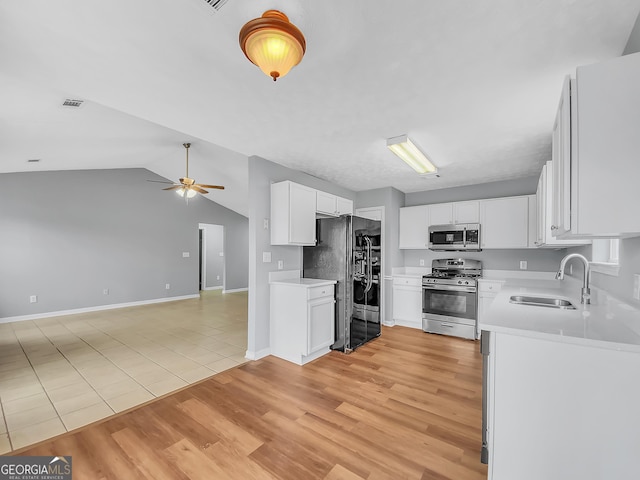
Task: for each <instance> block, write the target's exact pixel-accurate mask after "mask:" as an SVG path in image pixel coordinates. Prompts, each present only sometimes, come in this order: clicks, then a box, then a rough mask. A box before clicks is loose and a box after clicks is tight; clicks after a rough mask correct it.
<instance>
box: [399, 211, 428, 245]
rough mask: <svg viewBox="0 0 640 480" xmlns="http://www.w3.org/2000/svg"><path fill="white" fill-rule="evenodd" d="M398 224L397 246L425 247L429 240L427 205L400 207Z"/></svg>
mask: <svg viewBox="0 0 640 480" xmlns="http://www.w3.org/2000/svg"><path fill="white" fill-rule="evenodd" d="M399 224H400V231H399V235H398V243H399V248H401V249H423V250H424V249H426V248H427V243H428V241H429V206H428V205H418V206H417V207H403V208H401V209H400V218H399Z"/></svg>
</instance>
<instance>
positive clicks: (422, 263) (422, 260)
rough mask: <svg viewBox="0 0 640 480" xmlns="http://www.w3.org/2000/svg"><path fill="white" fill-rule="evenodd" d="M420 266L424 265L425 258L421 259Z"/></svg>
mask: <svg viewBox="0 0 640 480" xmlns="http://www.w3.org/2000/svg"><path fill="white" fill-rule="evenodd" d="M420 266H421V267H424V258H421V259H420Z"/></svg>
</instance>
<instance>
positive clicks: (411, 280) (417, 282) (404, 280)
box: [393, 277, 422, 287]
mask: <svg viewBox="0 0 640 480" xmlns="http://www.w3.org/2000/svg"><path fill="white" fill-rule="evenodd" d="M393 285H394V286H399V285H404V286H407V287H421V286H422V277H393Z"/></svg>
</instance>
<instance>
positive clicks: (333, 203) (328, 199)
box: [316, 190, 338, 215]
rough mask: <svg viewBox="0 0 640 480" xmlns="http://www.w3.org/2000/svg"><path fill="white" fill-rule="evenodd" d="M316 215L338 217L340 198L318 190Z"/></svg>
mask: <svg viewBox="0 0 640 480" xmlns="http://www.w3.org/2000/svg"><path fill="white" fill-rule="evenodd" d="M316 213H324V214H326V215H336V214H337V213H338V197H336V196H335V195H332V194H330V193H327V192H321V191H319V190H316Z"/></svg>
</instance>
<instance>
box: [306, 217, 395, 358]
mask: <svg viewBox="0 0 640 480" xmlns="http://www.w3.org/2000/svg"><path fill="white" fill-rule="evenodd" d="M316 235H317V243H316V246H315V247H304V248H303V261H302V266H303V277H306V278H321V279H326V280H337V281H338V283H337V285H336V304H335V305H336V317H335V318H336V341H335V343H334V344H333V345H332V346H331V348H332V349H333V350H340V351H343V352H350V351H351V350H354V349H355V348H357V347H359V346H360V345H362V344H363V343H365V342H368V341H369V340H371V339H373V338H375V337H377V336H379V335H380V282H381V276H380V266H381V265H382V250H381V248H380V222H379V221H378V220H369V219H367V218H361V217H356V216H353V215H343V216H341V217H338V218H323V219H318V220H316Z"/></svg>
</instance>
